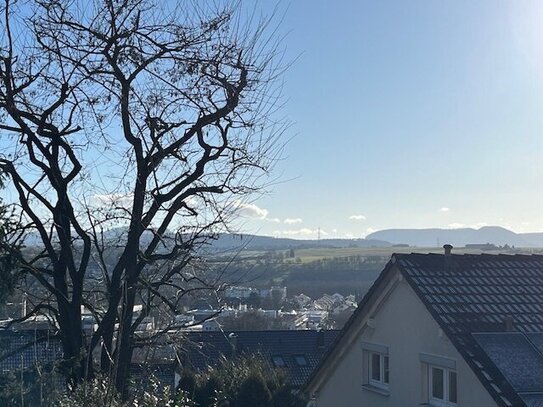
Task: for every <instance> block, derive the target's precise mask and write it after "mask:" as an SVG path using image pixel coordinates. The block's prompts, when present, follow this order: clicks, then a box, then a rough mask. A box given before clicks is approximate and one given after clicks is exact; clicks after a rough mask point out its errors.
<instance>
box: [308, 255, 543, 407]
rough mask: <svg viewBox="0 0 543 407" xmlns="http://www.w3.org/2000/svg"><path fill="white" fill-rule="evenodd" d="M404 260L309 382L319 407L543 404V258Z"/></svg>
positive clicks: (395, 260)
mask: <svg viewBox="0 0 543 407" xmlns="http://www.w3.org/2000/svg"><path fill="white" fill-rule="evenodd" d="M451 249H452V246H450V245H446V246H445V254H441V255H440V254H395V255H393V256H392V258H391V260H390V262H389V263H388V264H387V266H386V267H385V269H384V270H383V272H382V273H381V275H380V276H379V278H378V279H377V280H376V282H375V283H374V285H373V286H372V287H371V289H370V290H369V292H368V293H367V294H366V296H365V297H364V299H363V300H362V301H361V303H360V304H359V306H358V308H357V310H356V311H355V312H354V314H353V316H352V317H351V319H350V320H349V322H348V323H347V324H346V326H345V328H344V330H343V331H342V333H341V334H340V336H339V337H338V339H337V340H336V342H335V344H334V345H333V346H332V348H331V350H330V351H329V352H328V353H327V355H326V356H325V357H324V358H323V360H322V361H321V363H320V364H319V366H318V368H317V369H316V370H315V371H314V373H313V374H312V376H311V378H310V379H309V380H308V382H307V384H306V386H305V390H306V391H307V393H308V395H309V397H310V399H311V401H310V404H309V405H311V406H318V407H343V406H353V405H355V404H356V405H357V406H360V407H364V406H371V407H380V406H398V407H400V406H466V407H487V406H489V407H490V406H503V407H511V406H529V407H536V406H543V256H541V255H531V256H529V255H489V254H481V255H455V254H451Z"/></svg>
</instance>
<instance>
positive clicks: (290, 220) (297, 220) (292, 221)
mask: <svg viewBox="0 0 543 407" xmlns="http://www.w3.org/2000/svg"><path fill="white" fill-rule="evenodd" d="M283 222H285V223H286V224H287V225H295V224H296V223H302V219H301V218H286V219H285V220H284V221H283Z"/></svg>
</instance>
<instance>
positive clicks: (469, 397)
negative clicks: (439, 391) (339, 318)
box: [317, 279, 496, 407]
mask: <svg viewBox="0 0 543 407" xmlns="http://www.w3.org/2000/svg"><path fill="white" fill-rule="evenodd" d="M372 316H373V317H374V322H375V326H374V328H369V327H367V326H366V327H365V328H364V329H363V330H362V331H361V332H360V333H359V334H358V335H357V337H356V339H355V340H354V341H353V342H352V343H351V345H350V346H349V347H348V348H347V351H346V352H345V353H344V355H343V357H342V358H341V359H340V361H339V363H338V364H337V366H336V368H335V369H333V370H332V371H326V374H327V375H328V376H327V377H326V379H325V380H324V381H323V383H322V384H321V387H320V388H319V389H318V399H317V407H351V406H352V407H354V406H356V407H365V406H371V407H380V406H387V407H390V406H398V407H406V406H419V405H424V403H425V402H427V394H426V393H427V388H426V383H425V382H426V381H427V379H426V373H425V371H426V369H427V366H426V365H424V364H423V363H422V362H421V361H420V354H421V353H425V354H432V355H437V356H442V357H446V358H451V359H454V360H455V361H456V372H457V381H458V382H457V389H458V406H465V407H475V406H477V407H487V406H496V403H495V402H494V400H493V399H492V397H491V396H490V395H489V394H488V392H487V391H486V389H485V388H484V387H483V385H482V384H481V383H480V381H479V379H477V377H476V376H475V374H474V373H473V372H472V371H471V369H470V368H469V367H468V365H467V364H466V362H465V361H464V360H463V358H462V357H461V356H460V354H459V353H458V352H457V351H456V349H455V348H454V346H453V345H452V344H451V342H450V341H449V340H448V339H447V338H446V337H445V336H444V335H440V330H439V326H438V324H437V322H436V321H435V320H434V319H433V318H432V317H431V315H430V314H429V312H428V311H427V310H426V307H425V306H424V305H423V303H422V302H421V301H420V299H419V298H418V297H417V295H416V294H415V292H414V291H413V290H412V289H411V287H410V286H409V285H408V283H406V281H405V280H404V279H403V280H401V281H399V280H398V279H395V285H394V287H393V288H392V290H391V291H390V294H389V296H388V297H387V298H386V299H385V300H384V301H382V303H381V306H380V308H379V309H377V311H376V312H375V313H374V314H373V315H372ZM362 342H370V343H375V344H379V345H385V346H387V347H388V351H389V358H390V359H389V360H390V384H389V395H387V396H385V395H382V394H377V393H375V392H372V391H370V390H367V389H365V388H363V387H362V384H363V369H364V363H363V350H362Z"/></svg>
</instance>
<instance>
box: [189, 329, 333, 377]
mask: <svg viewBox="0 0 543 407" xmlns="http://www.w3.org/2000/svg"><path fill="white" fill-rule="evenodd" d="M338 333H339V331H335V330H330V331H237V332H190V333H188V334H187V338H186V339H187V342H186V343H184V344H183V345H182V346H181V348H182V349H183V352H182V354H181V360H182V363H184V364H185V365H188V366H191V367H192V368H193V369H194V370H197V371H201V370H205V369H207V368H208V367H209V366H213V367H214V366H217V365H219V364H220V362H221V361H222V360H224V359H226V358H231V357H236V356H239V355H243V354H260V355H262V357H263V358H264V362H265V363H267V364H269V366H270V367H273V366H274V364H273V362H272V357H275V356H278V357H280V358H281V359H282V361H283V362H284V366H281V367H282V368H284V369H286V372H287V375H288V379H289V383H290V384H291V385H292V386H293V387H300V386H302V385H303V384H304V383H305V381H306V379H307V378H308V377H309V375H310V374H311V372H312V371H313V369H314V368H315V367H316V366H317V364H318V363H319V361H320V359H321V358H322V356H323V354H324V353H325V352H326V350H327V349H328V348H329V347H330V345H331V344H332V342H333V341H334V339H335V338H336V336H337V335H338ZM234 338H235V339H234ZM234 348H235V350H234ZM300 356H302V357H301V358H300ZM297 358H298V360H297ZM304 362H305V363H304ZM276 367H279V366H276Z"/></svg>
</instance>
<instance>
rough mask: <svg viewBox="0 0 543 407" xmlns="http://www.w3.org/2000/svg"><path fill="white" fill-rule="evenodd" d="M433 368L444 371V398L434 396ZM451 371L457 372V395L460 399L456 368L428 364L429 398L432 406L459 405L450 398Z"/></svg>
mask: <svg viewBox="0 0 543 407" xmlns="http://www.w3.org/2000/svg"><path fill="white" fill-rule="evenodd" d="M432 369H439V370H442V371H443V383H442V384H443V399H439V398H436V397H434V395H433V393H432V392H433V374H432V373H433V372H432ZM451 373H454V374H456V380H457V381H456V397H457V400H458V374H457V373H456V370H455V369H450V368H447V367H444V366H438V365H430V364H429V365H428V400H429V402H430V405H432V406H440V407H441V406H457V405H458V404H457V403H455V402H452V401H450V400H449V397H450V394H449V392H450V389H449V383H450V378H449V375H450V374H451Z"/></svg>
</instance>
